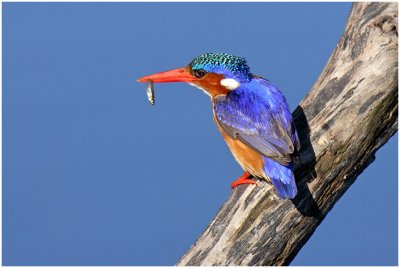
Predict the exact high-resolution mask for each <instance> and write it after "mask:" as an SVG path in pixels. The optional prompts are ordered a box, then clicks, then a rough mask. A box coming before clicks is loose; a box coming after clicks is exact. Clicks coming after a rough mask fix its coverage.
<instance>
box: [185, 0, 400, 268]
mask: <svg viewBox="0 0 400 268" xmlns="http://www.w3.org/2000/svg"><path fill="white" fill-rule="evenodd" d="M397 9H398V7H397V3H356V4H353V7H352V10H351V13H350V16H349V19H348V22H347V26H346V29H345V32H344V34H343V36H342V38H341V40H340V41H339V43H338V44H337V46H336V49H335V50H334V52H333V54H332V55H331V57H330V58H329V61H328V63H327V65H326V67H325V69H324V70H323V72H322V74H321V75H320V77H319V79H318V80H317V82H316V83H315V85H314V86H313V88H312V89H311V91H310V92H309V93H308V95H307V96H306V97H305V99H304V100H303V101H302V102H301V103H300V105H299V106H298V107H297V109H296V110H295V111H294V116H295V123H296V126H297V129H298V131H299V135H300V139H301V152H300V159H301V164H300V165H299V167H297V168H296V170H295V175H296V180H297V184H298V188H299V194H298V195H297V197H296V198H295V199H294V200H280V199H279V198H278V197H277V196H276V194H275V193H274V190H273V189H272V187H271V185H269V184H267V183H262V182H261V183H260V185H261V186H260V187H255V186H253V185H243V186H239V187H238V188H237V189H236V190H235V191H233V193H232V194H231V196H230V197H229V199H228V200H227V201H226V203H225V204H224V205H223V207H222V208H221V209H220V211H219V212H218V214H217V215H216V217H215V219H214V220H213V221H212V222H211V223H210V224H209V226H208V227H207V228H206V230H205V231H204V232H203V234H202V235H201V236H200V237H199V239H198V240H197V241H196V243H195V244H194V245H193V246H192V247H191V248H190V249H189V250H188V251H187V252H186V253H185V254H184V255H183V256H182V258H181V259H180V260H179V262H178V263H177V265H195V266H197V265H287V264H289V263H290V262H291V260H292V259H293V258H294V256H295V255H296V254H297V252H298V251H299V250H300V248H301V247H302V246H303V245H304V244H305V243H306V242H307V240H308V239H309V238H310V236H311V235H312V234H313V232H314V231H315V229H316V228H317V226H318V225H319V224H320V223H321V221H322V220H323V219H324V217H325V216H326V214H327V213H328V212H329V211H330V210H331V209H332V207H333V206H334V204H335V203H336V202H337V201H338V200H339V198H340V197H341V196H342V195H343V194H344V192H345V191H346V190H347V189H348V188H349V187H350V185H351V184H352V183H353V182H354V181H355V179H356V178H357V176H358V175H359V174H360V173H361V172H362V171H363V170H364V169H365V168H366V167H367V166H368V165H369V164H370V163H371V162H372V161H374V155H375V152H376V151H377V150H378V149H379V148H380V147H381V146H382V145H383V144H384V143H386V142H387V140H388V139H389V138H390V137H391V136H392V135H393V134H394V133H395V132H396V131H397V119H398V118H397V112H398V109H397V105H398V100H397V99H398V94H397V91H398V81H397V80H398V58H397V49H398V32H397V13H398V11H397ZM367 196H368V195H366V198H367Z"/></svg>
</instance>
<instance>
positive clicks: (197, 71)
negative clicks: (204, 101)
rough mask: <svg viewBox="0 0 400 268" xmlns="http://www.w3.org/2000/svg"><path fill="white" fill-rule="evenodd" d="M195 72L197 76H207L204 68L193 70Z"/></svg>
mask: <svg viewBox="0 0 400 268" xmlns="http://www.w3.org/2000/svg"><path fill="white" fill-rule="evenodd" d="M193 74H194V76H196V77H197V78H202V77H203V76H205V75H206V74H207V72H206V71H204V70H202V69H199V70H193Z"/></svg>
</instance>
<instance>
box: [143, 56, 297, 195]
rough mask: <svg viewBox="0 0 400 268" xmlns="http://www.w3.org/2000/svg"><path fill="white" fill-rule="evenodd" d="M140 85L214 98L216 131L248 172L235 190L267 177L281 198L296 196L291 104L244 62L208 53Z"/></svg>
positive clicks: (295, 142) (212, 101)
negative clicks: (176, 87) (179, 85)
mask: <svg viewBox="0 0 400 268" xmlns="http://www.w3.org/2000/svg"><path fill="white" fill-rule="evenodd" d="M137 81H138V82H148V81H152V82H153V83H166V82H186V83H188V84H190V85H192V86H195V87H197V88H199V89H201V90H202V91H204V92H205V93H206V94H207V95H209V96H210V98H211V104H212V109H213V119H214V121H215V123H216V125H217V128H218V130H219V131H220V132H221V134H222V137H223V139H224V140H225V142H226V143H227V145H228V147H229V149H230V150H231V152H232V154H233V156H234V158H235V159H236V161H237V162H238V163H239V165H240V166H241V167H242V169H243V170H244V173H243V175H242V176H240V177H239V178H238V179H237V180H236V181H234V182H233V183H232V184H231V188H232V190H233V189H234V188H236V187H237V186H239V185H242V184H256V185H257V183H256V182H255V179H264V180H266V181H267V182H269V183H272V184H273V186H274V188H275V190H276V193H277V195H278V196H279V197H280V198H281V199H293V198H294V197H295V196H296V195H297V186H296V181H295V177H294V174H293V166H294V163H295V161H296V155H297V153H298V151H299V149H300V142H299V138H298V134H297V131H296V127H295V125H294V122H293V117H292V114H291V112H290V109H289V105H288V103H287V100H286V98H285V97H284V95H283V94H282V92H281V91H280V90H279V89H278V88H277V86H276V85H274V84H273V83H272V82H271V81H269V80H268V79H265V78H263V77H261V76H257V75H254V74H252V73H251V72H250V67H249V66H248V65H247V61H246V59H245V58H243V57H238V56H234V55H230V54H227V53H205V54H202V55H200V56H198V57H196V58H194V59H193V60H192V61H191V62H190V63H189V64H188V65H186V66H184V67H181V68H177V69H173V70H169V71H164V72H159V73H155V74H152V75H147V76H144V77H141V78H139V79H137Z"/></svg>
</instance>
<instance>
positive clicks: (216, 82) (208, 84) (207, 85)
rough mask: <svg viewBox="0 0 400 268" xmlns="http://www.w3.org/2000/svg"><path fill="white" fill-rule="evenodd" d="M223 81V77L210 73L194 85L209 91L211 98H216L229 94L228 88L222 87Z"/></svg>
mask: <svg viewBox="0 0 400 268" xmlns="http://www.w3.org/2000/svg"><path fill="white" fill-rule="evenodd" d="M222 79H224V76H223V75H220V74H213V73H209V74H207V76H206V77H204V78H203V79H201V80H197V81H194V82H193V84H195V85H196V86H198V87H201V88H202V89H204V90H205V91H207V92H208V94H210V96H211V97H215V96H217V95H221V94H226V93H228V92H229V90H228V89H227V88H226V87H224V86H222V85H221V80H222Z"/></svg>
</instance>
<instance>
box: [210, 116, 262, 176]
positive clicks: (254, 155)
mask: <svg viewBox="0 0 400 268" xmlns="http://www.w3.org/2000/svg"><path fill="white" fill-rule="evenodd" d="M214 121H215V123H216V124H217V127H218V130H219V131H220V132H221V134H222V137H223V138H224V140H225V142H226V143H227V144H228V147H229V149H230V150H231V152H232V154H233V156H234V157H235V159H236V161H237V162H238V163H239V165H240V166H241V167H242V168H243V169H244V170H245V171H247V172H249V173H250V174H251V175H253V176H256V177H258V178H264V179H267V180H269V179H268V178H267V176H266V175H265V173H264V160H263V158H262V156H261V155H260V154H259V153H258V152H256V151H254V150H253V149H251V148H250V147H249V146H247V145H246V144H244V143H243V142H241V141H240V140H238V139H235V138H232V137H231V136H229V135H228V134H227V133H225V131H224V130H223V129H222V127H221V126H220V125H219V123H218V121H217V120H216V118H215V114H214Z"/></svg>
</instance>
